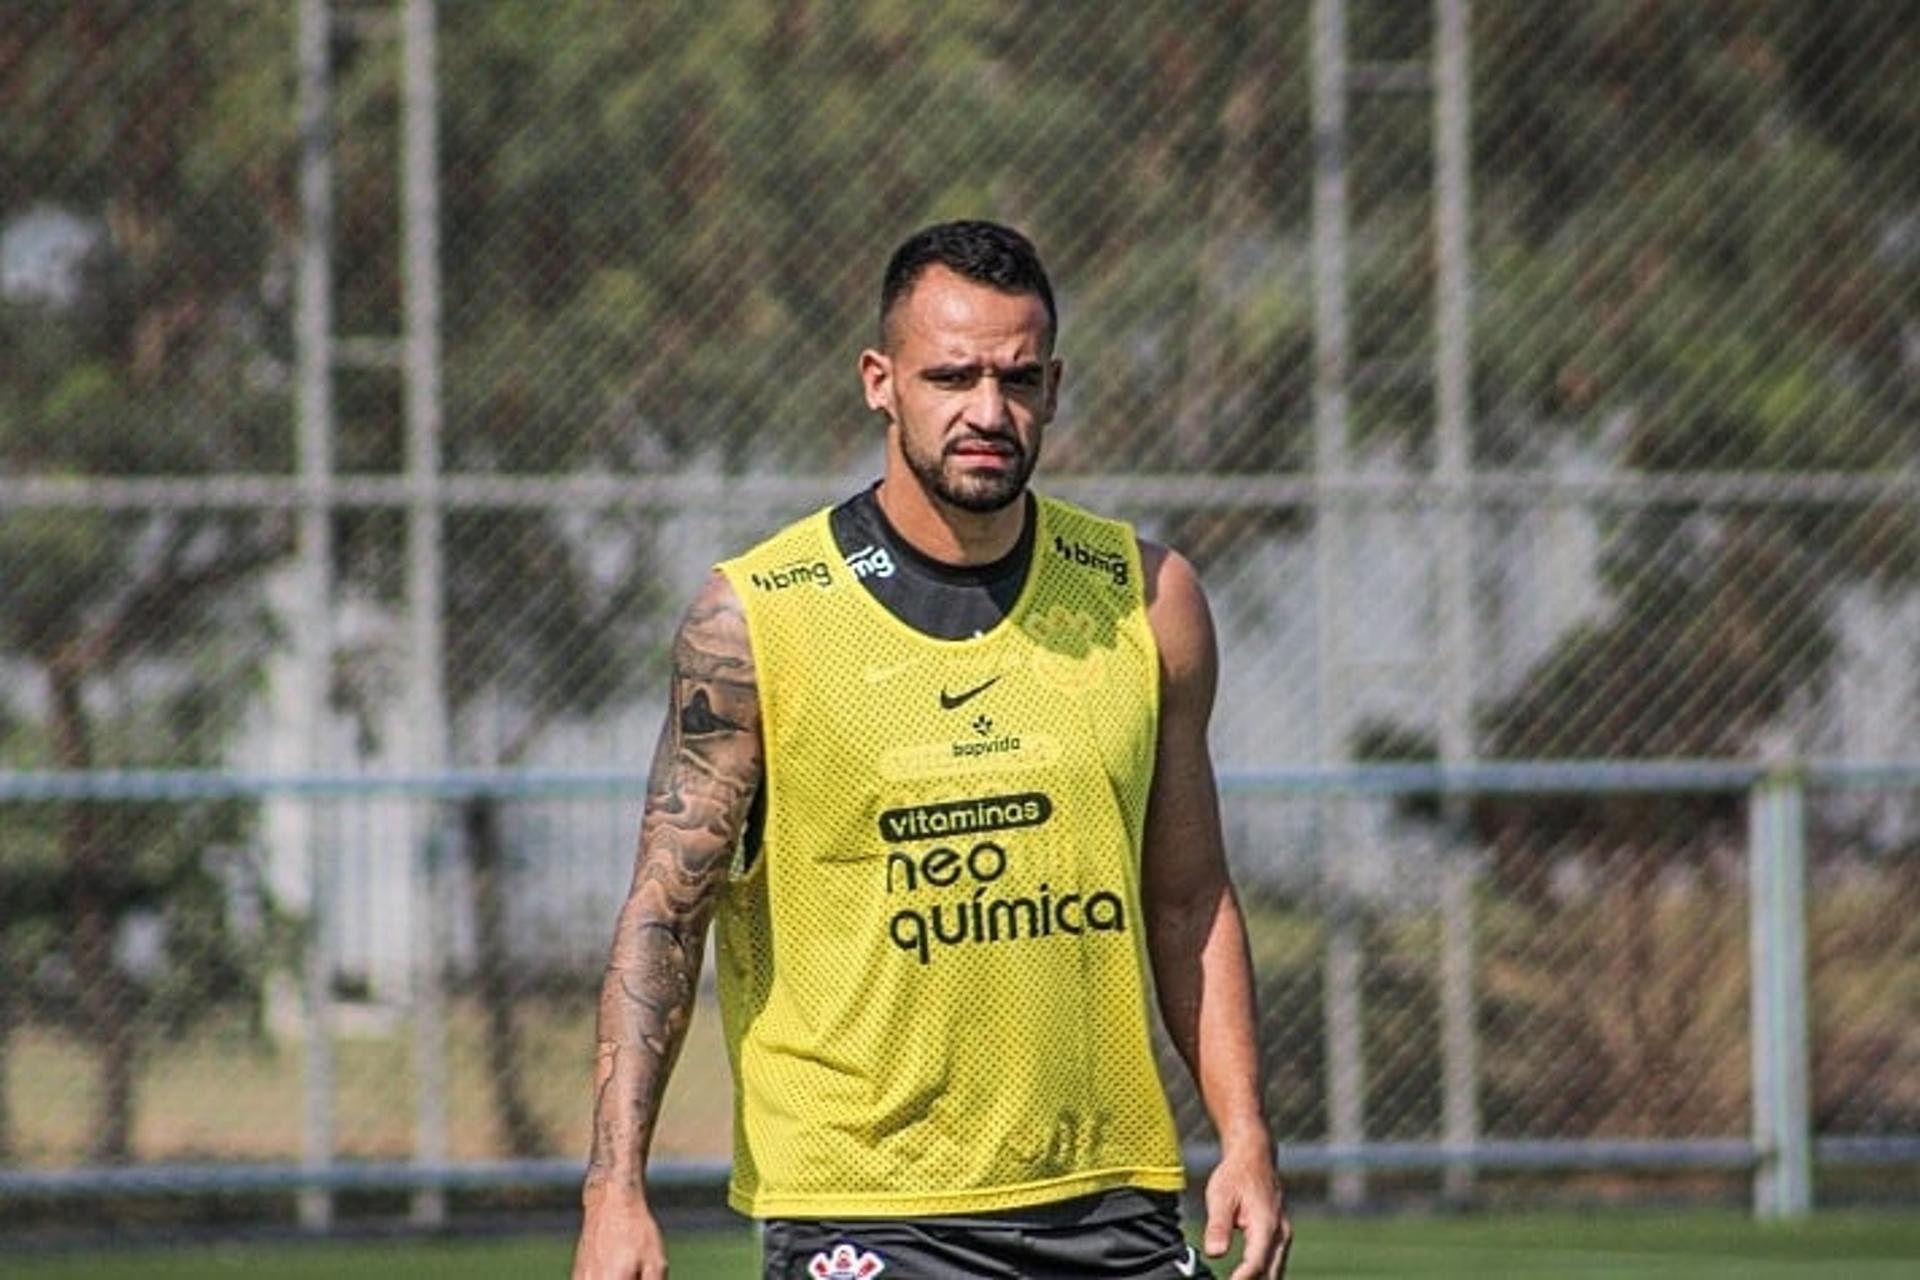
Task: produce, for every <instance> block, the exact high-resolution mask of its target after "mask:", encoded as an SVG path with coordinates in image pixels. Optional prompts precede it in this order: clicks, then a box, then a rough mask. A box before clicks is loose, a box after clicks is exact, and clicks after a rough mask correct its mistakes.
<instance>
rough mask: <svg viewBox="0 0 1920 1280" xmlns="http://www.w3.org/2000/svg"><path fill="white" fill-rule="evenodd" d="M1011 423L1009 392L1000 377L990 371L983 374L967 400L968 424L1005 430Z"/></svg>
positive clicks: (989, 429)
mask: <svg viewBox="0 0 1920 1280" xmlns="http://www.w3.org/2000/svg"><path fill="white" fill-rule="evenodd" d="M1011 423H1012V415H1011V414H1010V413H1008V411H1007V394H1006V392H1005V390H1004V389H1002V387H1001V386H1000V379H998V378H996V377H994V376H993V375H992V374H990V373H988V374H983V375H981V377H980V378H979V379H978V380H976V381H975V382H974V384H973V395H972V396H970V397H969V398H968V400H967V425H969V426H971V427H974V428H976V429H978V430H981V431H1004V430H1005V429H1006V428H1007V427H1008V426H1009V425H1011Z"/></svg>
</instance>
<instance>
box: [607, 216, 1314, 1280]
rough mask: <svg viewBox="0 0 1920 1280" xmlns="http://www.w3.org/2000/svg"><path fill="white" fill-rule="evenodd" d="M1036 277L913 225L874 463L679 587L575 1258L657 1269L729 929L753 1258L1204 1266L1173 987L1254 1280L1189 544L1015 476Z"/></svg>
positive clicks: (1247, 1105)
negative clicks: (1156, 1025) (1168, 1041)
mask: <svg viewBox="0 0 1920 1280" xmlns="http://www.w3.org/2000/svg"><path fill="white" fill-rule="evenodd" d="M1056 326H1057V315H1056V311H1055V305H1054V299H1053V291H1052V288H1051V286H1050V284H1049V283H1048V280H1047V276H1046V273H1045V271H1044V269H1043V268H1042V266H1041V264H1040V261H1039V258H1038V256H1037V255H1036V254H1035V252H1034V250H1033V246H1032V245H1031V244H1029V243H1028V242H1027V240H1026V239H1025V238H1024V237H1023V236H1021V235H1020V234H1019V233H1018V232H1015V231H1012V230H1010V229H1008V228H1005V227H1001V226H998V225H995V224H992V223H985V222H960V223H947V224H942V225H939V226H935V227H931V228H928V229H926V230H924V231H922V232H920V233H918V234H916V235H914V236H913V237H911V238H909V239H908V240H907V241H906V242H905V243H904V244H902V245H901V246H900V248H899V249H898V250H896V252H895V253H894V255H893V258H892V260H891V261H890V262H889V264H888V267H887V271H886V275H885V279H884V281H883V285H882V290H881V309H880V339H879V345H878V346H876V347H873V348H870V349H868V350H866V351H864V352H862V353H861V356H860V377H861V382H862V384H863V385H864V388H865V392H866V400H867V404H868V406H869V407H870V408H871V409H872V410H874V411H875V412H876V413H878V414H880V415H882V416H883V417H884V418H885V419H886V424H887V425H886V431H887V441H886V462H885V469H884V473H883V475H882V478H881V480H880V481H879V483H878V484H877V485H875V486H874V487H873V488H870V489H868V490H866V491H865V492H864V493H861V494H859V495H856V496H855V497H854V498H852V499H850V500H848V501H847V502H844V503H842V504H840V505H839V506H838V507H835V508H833V509H832V510H830V511H822V512H820V513H817V514H816V515H814V516H813V517H811V518H809V519H806V520H803V521H801V522H799V523H797V524H795V525H792V526H790V527H789V528H788V529H786V530H785V531H783V532H781V533H779V534H776V535H775V536H774V537H773V538H771V539H769V540H768V541H766V542H764V543H762V544H761V545H760V546H759V547H756V548H755V549H753V550H752V551H749V552H748V553H747V554H745V555H743V556H741V557H740V558H738V559H736V560H732V561H728V562H727V563H725V564H723V565H721V566H720V568H719V569H718V570H716V571H715V572H714V574H713V575H712V576H711V577H710V578H709V579H708V581H707V583H706V585H705V587H704V588H703V589H702V590H701V592H700V593H699V595H698V597H697V598H696V599H695V601H694V602H693V605H692V607H691V608H690V609H689V611H688V613H687V615H686V617H685V619H684V620H683V621H682V623H681V627H680V631H679V634H678V636H677V638H676V640H675V644H674V677H673V688H672V698H671V705H670V707H669V711H668V715H667V721H666V724H665V726H664V728H663V730H662V734H661V739H660V745H659V748H658V751H657V753H656V756H655V759H654V764H653V772H652V776H651V779H650V782H649V785H648V795H647V804H646V812H645V816H644V818H643V820H642V824H641V839H640V851H639V855H638V858H637V860H636V867H635V872H634V879H633V885H632V889H631V891H630V893H629V896H628V898H627V901H626V904H625V906H624V908H623V909H622V911H621V913H620V918H619V923H618V926H617V929H616V933H615V936H614V942H613V953H612V959H611V961H610V963H609V965H608V969H607V976H606V981H605V985H604V988H603V991H602V995H601V1004H600V1024H599V1050H598V1056H597V1060H596V1068H595V1082H596V1093H597V1098H596V1103H595V1113H594V1138H593V1157H592V1164H591V1167H590V1169H589V1171H588V1175H587V1180H586V1188H585V1192H584V1202H585V1209H586V1214H585V1220H584V1223H583V1226H582V1230H581V1236H580V1242H579V1246H578V1250H577V1253H576V1256H575V1262H574V1274H575V1276H576V1277H588V1276H592V1277H605V1276H619V1277H631V1276H636V1275H637V1276H645V1277H657V1276H664V1275H665V1274H666V1250H665V1247H664V1245H663V1243H662V1238H661V1232H660V1228H659V1225H658V1223H657V1222H656V1220H655V1219H654V1217H653V1214H652V1212H651V1211H650V1209H649V1207H648V1201H647V1195H646V1179H645V1162H646V1154H647V1148H648V1143H649V1140H650V1139H651V1136H652V1133H653V1128H654V1122H655V1118H656V1116H657V1114H658V1109H659V1105H660V1099H661V1095H662V1093H663V1091H664V1088H665V1085H666V1080H667V1074H668V1072H669V1071H670V1070H671V1068H672V1065H673V1060H674V1056H675V1054H676V1052H677V1051H678V1049H679V1047H680V1043H681V1040H682V1038H683V1036H684V1034H685V1031H686V1028H687V1022H688V1017H689V1014H690V1012H691V1009H692V1006H693V998H694V991H695V987H696V984H697V981H698V978H699V973H700V958H701V948H702V942H703V937H704V934H705V931H706V928H707V924H708V922H709V919H710V918H711V919H715V920H716V936H717V937H718V940H719V952H718V956H717V969H718V973H719V979H720V994H721V1009H722V1018H723V1021H724V1022H725V1025H726V1028H727V1040H728V1047H729V1052H730V1055H731V1058H732V1061H733V1068H734V1076H735V1080H736V1082H737V1083H736V1089H735V1105H734V1116H735V1125H734V1129H735V1132H734V1162H733V1181H732V1186H731V1190H730V1196H729V1199H730V1202H731V1203H732V1204H733V1205H734V1206H735V1207H736V1208H738V1209H740V1210H741V1211H743V1212H745V1213H748V1214H750V1215H752V1216H754V1217H757V1218H760V1219H763V1220H764V1221H765V1228H764V1231H763V1240H764V1245H765V1265H766V1275H767V1276H769V1277H782V1278H783V1280H784V1278H785V1277H811V1278H813V1280H835V1278H838V1277H861V1278H865V1277H871V1276H877V1275H881V1274H885V1275H888V1276H893V1275H898V1276H902V1277H909V1276H910V1277H934V1278H936V1280H946V1278H948V1277H953V1278H961V1277H967V1278H971V1277H983V1276H1005V1277H1040V1276H1058V1277H1068V1276H1073V1277H1091V1276H1116V1277H1117V1276H1128V1277H1149V1276H1166V1277H1174V1276H1193V1275H1205V1274H1211V1273H1210V1272H1209V1271H1208V1270H1207V1269H1206V1268H1205V1266H1204V1264H1202V1263H1201V1261H1200V1260H1199V1258H1198V1257H1197V1256H1196V1255H1195V1253H1194V1251H1193V1250H1192V1249H1191V1248H1190V1247H1189V1246H1188V1245H1187V1244H1186V1243H1185V1241H1184V1240H1183V1238H1182V1236H1181V1233H1180V1228H1179V1218H1178V1208H1177V1199H1176V1197H1177V1193H1178V1192H1179V1191H1180V1189H1181V1187H1182V1171H1181V1166H1180V1156H1179V1149H1178V1146H1177V1143H1176V1141H1175V1135H1174V1129H1173V1124H1172V1120H1171V1116H1170V1112H1169V1109H1168V1106H1167V1102H1166V1097H1165V1094H1164V1091H1163V1089H1162V1086H1161V1083H1160V1080H1159V1077H1158V1074H1157V1072H1156V1068H1155V1064H1154V1060H1153V1056H1152V1050H1151V1042H1150V1037H1149V1023H1148V1018H1149V1014H1148V1012H1147V1005H1148V996H1147V993H1148V991H1149V985H1148V979H1147V975H1148V970H1149V966H1150V969H1151V974H1152V979H1153V984H1152V989H1153V990H1154V991H1155V992H1156V993H1157V996H1158V1000H1159V1005H1160V1010H1161V1014H1162V1016H1163V1018H1164V1020H1165V1022H1166V1026H1167V1029H1168V1031H1169V1032H1170V1033H1171V1036H1172V1039H1173V1042H1174V1044H1175V1045H1176V1046H1177V1048H1178V1049H1179V1051H1180V1053H1181V1056H1182V1057H1183V1058H1184V1059H1185V1061H1186V1063H1187V1065H1188V1067H1189V1068H1190V1069H1191V1070H1192V1072H1193V1075H1194V1078H1195V1080H1196V1081H1197V1083H1198V1085H1199V1088H1200V1092H1201V1095H1202V1097H1203V1098H1204V1100H1205V1102H1206V1105H1207V1108H1208V1111H1209V1114H1210V1115H1211V1116H1212V1118H1213V1121H1214V1124H1215V1126H1216V1128H1217V1130H1218V1132H1219V1135H1220V1144H1221V1159H1220V1164H1219V1166H1218V1167H1217V1168H1216V1169H1215V1171H1214V1172H1213V1174H1212V1176H1211V1178H1210V1179H1209V1180H1208V1183H1207V1189H1206V1207H1207V1222H1206V1227H1205V1235H1204V1245H1205V1251H1206V1253H1207V1254H1208V1255H1209V1256H1213V1257H1218V1256H1220V1255H1222V1254H1224V1253H1225V1252H1226V1250H1227V1248H1228V1245H1229V1243H1230V1237H1231V1235H1232V1234H1233V1233H1234V1232H1236V1231H1237V1232H1239V1233H1241V1235H1242V1237H1243V1243H1244V1251H1243V1261H1242V1263H1241V1265H1240V1267H1239V1268H1238V1269H1237V1270H1236V1271H1234V1273H1233V1275H1234V1277H1235V1280H1245V1278H1249V1277H1256V1276H1278V1275H1279V1274H1280V1273H1281V1270H1282V1269H1283V1267H1284V1265H1285V1253H1286V1247H1287V1243H1288V1236H1289V1228H1288V1225H1287V1221H1286V1217H1285V1214H1284V1211H1283V1206H1282V1201H1281V1192H1280V1187H1279V1183H1278V1180H1277V1178H1276V1175H1275V1172H1274V1152H1273V1143H1272V1139H1271V1137H1270V1135H1269V1133H1268V1130H1267V1126H1266V1123H1265V1121H1264V1119H1263V1117H1262V1115H1261V1111H1260V1102H1259V1090H1258V1079H1257V1075H1258V1072H1257V1052H1256V1046H1255V1035H1254V1017H1253V999H1252V981H1251V974H1250V966H1249V962H1248V956H1247V946H1246V935H1245V928H1244V924H1243V921H1242V918H1241V914H1240V909H1239V905H1238V902H1237V900H1236V899H1235V897H1234V893H1233V889H1232V887H1231V885H1230V884H1229V882H1228V878H1227V873H1226V866H1225V858H1224V855H1223V851H1222V842H1221V834H1220V822H1219V812H1218V801H1217V797H1216V794H1215V789H1214V778H1213V768H1212V763H1211V760H1210V758H1209V755H1208V749H1207V740H1206V729H1207V720H1208V717H1209V715H1210V714H1211V710H1212V703H1213V695H1214V685H1215V678H1216V668H1217V662H1216V654H1215V649H1214V638H1213V629H1212V622H1211V619H1210V617H1209V614H1208V610H1207V604H1206V599H1205V596H1204V595H1203V593H1202V591H1201V588H1200V585H1199V582H1198V580H1197V578H1196V577H1195V574H1194V571H1193V569H1192V567H1191V566H1190V565H1189V564H1188V563H1187V562H1186V561H1185V560H1183V559H1182V558H1181V557H1180V556H1179V555H1177V554H1176V553H1174V552H1172V551H1169V550H1167V549H1166V548H1164V547H1160V546H1156V545H1154V544H1153V543H1151V542H1146V541H1141V540H1137V539H1136V538H1135V537H1134V536H1133V534H1132V532H1131V531H1130V530H1129V529H1128V528H1127V526H1125V525H1123V524H1119V523H1117V522H1114V521H1108V520H1103V519H1100V518H1097V517H1094V516H1092V515H1089V514H1087V513H1085V512H1082V511H1079V510H1077V509H1075V508H1073V507H1070V506H1068V505H1066V504H1064V503H1059V502H1055V501H1052V500H1050V499H1045V498H1041V497H1038V496H1037V495H1033V494H1031V493H1029V491H1028V488H1027V481H1028V477H1029V476H1030V475H1031V474H1032V471H1033V467H1034V464H1035V462H1036V461H1037V460H1038V458H1039V455H1040V446H1041V440H1042V436H1043V434H1044V431H1045V428H1046V426H1047V424H1048V422H1049V421H1050V420H1051V418H1052V417H1053V414H1054V409H1055V405H1056V403H1057V401H1058V397H1059V391H1060V379H1061V370H1062V366H1061V362H1060V360H1059V359H1058V358H1057V357H1056V356H1055V355H1054V354H1053V348H1054V339H1055V335H1056Z"/></svg>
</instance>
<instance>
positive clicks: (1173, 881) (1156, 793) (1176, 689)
mask: <svg viewBox="0 0 1920 1280" xmlns="http://www.w3.org/2000/svg"><path fill="white" fill-rule="evenodd" d="M1141 551H1142V560H1143V562H1144V564H1145V567H1146V569H1147V587H1148V595H1147V617H1148V621H1149V622H1150V624H1151V625H1152V627H1153V632H1154V640H1155V643H1156V644H1157V646H1158V648H1159V654H1160V728H1159V739H1158V744H1157V748H1156V755H1155V761H1154V771H1153V789H1152V792H1151V794H1150V795H1149V798H1148V809H1147V848H1146V850H1145V856H1146V860H1147V864H1146V872H1147V876H1148V885H1147V887H1148V892H1149V894H1150V895H1152V896H1159V895H1161V894H1168V895H1171V896H1175V897H1178V896H1181V895H1183V894H1184V893H1188V892H1194V891H1196V890H1197V889H1198V888H1203V887H1204V881H1205V880H1206V879H1209V878H1211V873H1212V872H1213V871H1214V870H1215V869H1216V868H1217V867H1218V866H1219V865H1220V864H1221V862H1222V849H1221V837H1220V817H1219V793H1218V790H1217V788H1216V786H1215V783H1214V773H1213V757H1212V754H1211V752H1210V751H1209V750H1208V746H1207V726H1208V723H1209V721H1210V720H1211V718H1212V713H1213V698H1214V687H1215V684H1216V682H1217V679H1218V658H1217V656H1216V650H1215V642H1214V633H1213V619H1212V616H1211V613H1210V612H1209V610H1208V608H1207V601H1206V595H1205V593H1204V591H1203V590H1202V589H1201V586H1200V581H1199V577H1198V576H1197V575H1196V574H1195V573H1194V571H1193V567H1192V566H1191V565H1190V564H1188V563H1187V562H1186V560H1185V559H1183V558H1182V557H1181V556H1180V555H1179V554H1178V553H1177V552H1173V551H1170V550H1168V549H1166V548H1164V547H1159V546H1156V545H1154V544H1151V543H1143V544H1142V547H1141ZM1196 873H1199V877H1198V878H1196Z"/></svg>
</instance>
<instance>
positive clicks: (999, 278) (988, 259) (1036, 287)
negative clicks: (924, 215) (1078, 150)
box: [880, 219, 1060, 347]
mask: <svg viewBox="0 0 1920 1280" xmlns="http://www.w3.org/2000/svg"><path fill="white" fill-rule="evenodd" d="M933 266H941V267H945V268H947V270H949V271H951V272H953V273H954V274H955V275H957V276H961V277H962V278H964V279H967V280H972V281H973V282H974V283H976V284H984V285H989V286H991V287H993V288H995V289H999V290H1001V291H1002V292H1004V293H1018V294H1030V295H1032V296H1034V297H1037V298H1039V299H1040V301H1041V302H1043V303H1045V304H1046V307H1047V345H1048V346H1049V347H1051V346H1052V345H1053V340H1054V337H1055V336H1056V335H1057V334H1058V333H1059V331H1060V313H1059V312H1058V311H1057V310H1056V309H1055V307H1054V305H1053V285H1052V283H1051V282H1049V281H1048V279H1047V269H1046V268H1045V267H1043V266H1041V265H1040V253H1039V251H1038V250H1036V249H1035V248H1034V247H1033V241H1031V240H1029V239H1027V238H1026V237H1025V236H1023V235H1021V234H1020V233H1019V232H1018V231H1015V230H1014V229H1013V228H1012V227H1007V226H1002V225H1001V224H1000V223H997V222H986V221H982V220H979V219H971V220H963V221H960V222H941V223H936V224H935V225H933V226H931V227H925V228H922V229H921V230H919V231H916V232H914V233H913V234H912V235H910V236H908V237H907V238H906V239H905V240H904V241H902V242H901V244H900V247H899V248H898V249H895V250H894V251H893V257H891V258H889V259H888V260H887V273H886V275H885V277H883V279H882V280H881V284H880V342H881V344H882V345H883V346H884V345H885V344H886V341H887V319H888V317H889V316H891V315H892V314H893V308H894V306H895V304H896V303H898V302H899V301H900V299H902V298H904V297H905V296H906V295H907V293H908V292H909V291H910V290H912V288H913V285H914V282H915V281H916V280H918V279H919V278H920V277H921V275H922V274H924V273H925V272H926V270H927V268H928V267H933Z"/></svg>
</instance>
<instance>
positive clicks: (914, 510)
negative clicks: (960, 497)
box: [874, 464, 1027, 564]
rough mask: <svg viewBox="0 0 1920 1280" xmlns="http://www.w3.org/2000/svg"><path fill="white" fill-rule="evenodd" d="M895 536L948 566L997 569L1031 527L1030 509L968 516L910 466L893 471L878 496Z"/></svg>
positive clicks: (1016, 506) (1014, 506) (1022, 506)
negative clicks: (927, 485) (997, 563)
mask: <svg viewBox="0 0 1920 1280" xmlns="http://www.w3.org/2000/svg"><path fill="white" fill-rule="evenodd" d="M874 500H875V501H877V502H878V503H879V504H880V510H881V512H882V513H883V514H884V515H885V516H886V517H887V523H888V524H890V525H892V526H893V529H894V532H895V533H897V534H899V535H900V536H901V537H902V538H904V539H906V540H907V541H908V542H909V543H911V544H912V545H913V548H914V550H916V551H918V552H920V554H922V555H924V556H927V557H928V558H929V559H933V560H938V561H941V562H942V563H944V564H992V563H993V562H994V561H996V560H999V559H1001V558H1002V557H1004V556H1006V555H1007V554H1008V553H1009V552H1011V551H1012V550H1013V548H1014V546H1015V544H1016V543H1018V542H1019V541H1020V531H1021V530H1022V529H1023V528H1024V527H1025V526H1026V515H1027V504H1026V503H1025V502H1024V501H1016V502H1010V503H1008V504H1007V505H1006V506H1004V507H1002V508H1000V509H999V510H998V511H966V510H963V509H962V508H959V507H956V506H954V505H952V504H951V503H947V502H942V501H941V500H940V499H939V498H937V497H935V496H934V495H933V494H931V493H929V492H928V491H927V490H926V488H925V486H923V485H922V484H921V483H920V480H919V478H918V477H916V476H915V475H914V474H913V473H912V472H911V471H908V470H907V469H906V467H905V466H904V465H899V464H895V465H892V466H889V467H888V468H887V472H886V475H885V477H884V478H883V479H882V480H881V481H880V487H879V489H878V490H876V491H875V493H874Z"/></svg>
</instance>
